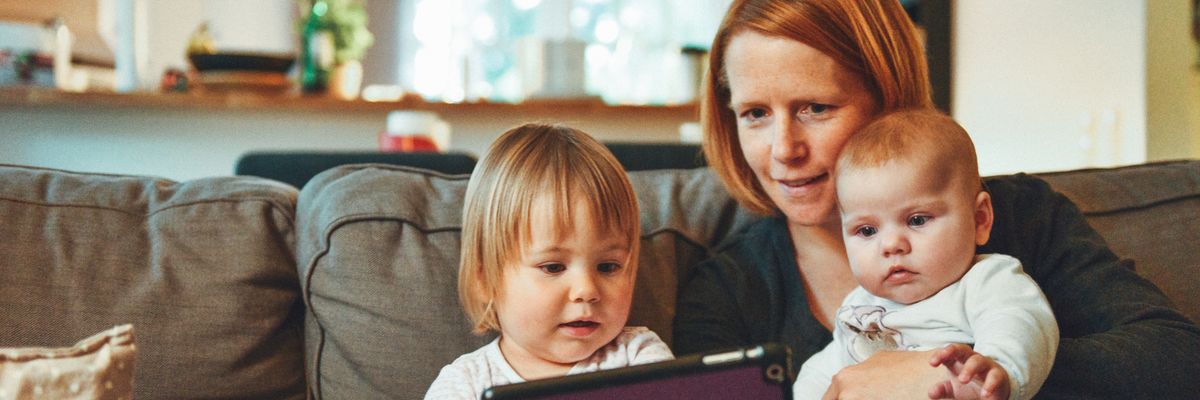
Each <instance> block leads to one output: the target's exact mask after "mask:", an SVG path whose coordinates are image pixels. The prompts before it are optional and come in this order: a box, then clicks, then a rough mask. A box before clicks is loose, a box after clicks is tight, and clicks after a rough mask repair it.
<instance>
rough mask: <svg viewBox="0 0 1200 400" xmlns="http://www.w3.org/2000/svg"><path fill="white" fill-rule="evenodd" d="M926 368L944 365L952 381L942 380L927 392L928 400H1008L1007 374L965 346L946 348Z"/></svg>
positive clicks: (939, 351) (952, 345)
mask: <svg viewBox="0 0 1200 400" xmlns="http://www.w3.org/2000/svg"><path fill="white" fill-rule="evenodd" d="M929 365H932V366H934V367H936V366H939V365H945V366H946V368H948V369H949V370H950V373H951V374H954V375H955V377H954V378H955V379H950V380H946V381H944V382H941V383H938V384H937V385H934V387H932V388H930V389H929V398H931V399H977V398H978V399H996V400H1004V399H1007V398H1008V395H1009V391H1010V386H1009V385H1010V384H1009V381H1008V379H1009V378H1008V371H1005V370H1004V367H1001V366H1000V364H999V363H997V362H996V360H993V359H992V358H991V357H988V356H985V355H983V354H979V353H976V352H975V350H974V349H972V348H971V347H970V346H967V345H965V344H949V345H946V346H945V347H942V348H941V349H940V350H938V351H936V352H934V353H933V358H931V359H930V360H929Z"/></svg>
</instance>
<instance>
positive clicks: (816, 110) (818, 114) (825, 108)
mask: <svg viewBox="0 0 1200 400" xmlns="http://www.w3.org/2000/svg"><path fill="white" fill-rule="evenodd" d="M832 111H833V106H831V105H828V104H820V103H811V104H809V105H808V106H806V107H804V108H802V109H800V112H799V113H797V117H798V118H802V119H810V118H811V119H822V118H824V117H827V116H829V113H830V112H832Z"/></svg>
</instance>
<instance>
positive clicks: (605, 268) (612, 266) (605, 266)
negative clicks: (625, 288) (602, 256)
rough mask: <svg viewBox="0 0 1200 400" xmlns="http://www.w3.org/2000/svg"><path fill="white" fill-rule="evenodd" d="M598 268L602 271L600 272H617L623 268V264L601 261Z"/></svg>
mask: <svg viewBox="0 0 1200 400" xmlns="http://www.w3.org/2000/svg"><path fill="white" fill-rule="evenodd" d="M596 270H598V271H600V273H602V274H611V273H613V272H617V271H619V270H621V264H617V263H611V262H610V263H600V265H597V266H596Z"/></svg>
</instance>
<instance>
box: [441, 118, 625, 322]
mask: <svg viewBox="0 0 1200 400" xmlns="http://www.w3.org/2000/svg"><path fill="white" fill-rule="evenodd" d="M547 198H548V199H550V201H551V203H552V204H551V207H553V215H558V216H562V218H560V219H559V220H558V221H556V226H553V227H545V228H546V229H556V230H557V231H558V232H563V231H567V230H569V229H570V228H571V223H572V221H571V216H572V215H575V214H573V213H572V212H573V211H574V210H572V209H571V208H572V206H573V204H572V202H571V200H572V199H573V198H583V199H585V202H586V207H587V208H588V210H587V211H588V212H589V215H591V216H592V217H593V218H595V221H594V222H595V223H597V224H601V226H600V228H603V229H604V231H606V232H613V233H614V234H620V235H622V236H623V237H624V238H626V240H628V242H629V254H630V256H629V258H630V259H629V262H628V264H626V266H625V273H627V274H630V277H631V279H632V278H633V277H636V274H637V258H638V247H639V246H638V244H639V238H638V237H639V234H640V229H641V226H640V217H639V214H638V206H637V198H636V196H635V194H634V192H633V186H632V185H630V183H629V177H628V176H627V175H626V173H625V169H624V168H622V167H621V164H620V163H618V162H617V159H616V158H615V157H613V155H612V152H610V151H609V150H608V148H606V147H604V145H603V144H600V142H598V141H596V140H595V139H594V138H592V137H591V136H589V135H588V134H587V133H584V132H582V131H580V130H578V129H573V128H570V127H566V126H562V125H545V124H526V125H522V126H519V127H517V128H513V129H511V130H509V131H507V132H505V133H504V134H502V135H501V136H500V137H499V138H497V139H496V141H495V143H493V144H492V146H491V148H489V149H488V152H487V154H486V155H485V156H484V157H483V159H481V160H480V161H479V164H477V165H476V166H475V170H474V171H473V172H472V174H471V180H470V181H469V182H468V183H467V191H466V196H465V199H464V201H463V225H462V261H461V263H460V264H459V270H458V295H459V301H460V302H461V303H462V307H463V310H464V311H465V312H466V314H467V317H468V318H470V320H471V323H472V325H473V327H472V331H473V332H474V333H476V334H482V333H486V332H488V331H491V330H495V331H499V329H500V326H499V322H498V320H497V317H496V311H495V307H494V305H493V304H492V302H493V301H494V300H495V298H496V294H497V293H498V290H499V286H500V283H501V277H502V275H503V274H504V273H505V271H504V266H505V265H510V264H512V263H514V262H516V261H518V260H519V259H520V257H521V251H522V249H524V248H525V247H526V245H527V244H528V242H529V240H530V237H531V231H530V221H529V219H530V215H531V214H532V207H533V206H534V203H535V201H539V200H544V199H547ZM539 206H540V204H539Z"/></svg>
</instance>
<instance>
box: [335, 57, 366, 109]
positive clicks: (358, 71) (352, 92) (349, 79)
mask: <svg viewBox="0 0 1200 400" xmlns="http://www.w3.org/2000/svg"><path fill="white" fill-rule="evenodd" d="M362 80H363V66H362V63H361V62H359V61H358V60H349V61H346V62H343V63H341V64H338V65H337V66H335V67H333V73H332V74H330V76H329V91H330V94H332V95H333V97H335V98H338V99H341V100H355V99H357V98H358V93H359V90H360V89H361V88H362Z"/></svg>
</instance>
